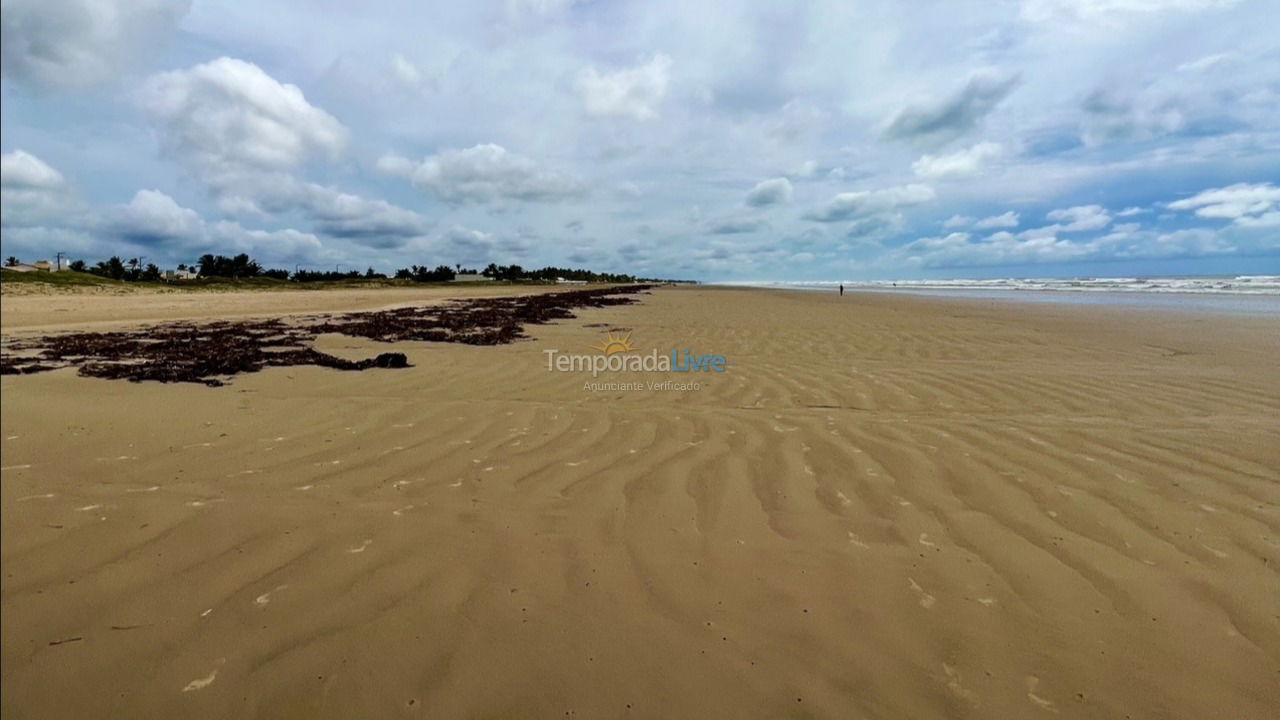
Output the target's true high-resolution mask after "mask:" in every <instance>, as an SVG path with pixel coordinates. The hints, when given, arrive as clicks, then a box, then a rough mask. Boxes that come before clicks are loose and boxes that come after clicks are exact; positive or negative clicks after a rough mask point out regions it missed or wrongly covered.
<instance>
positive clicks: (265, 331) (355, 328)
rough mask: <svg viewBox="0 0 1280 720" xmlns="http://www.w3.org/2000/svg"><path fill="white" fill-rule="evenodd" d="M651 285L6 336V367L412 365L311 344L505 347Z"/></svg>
mask: <svg viewBox="0 0 1280 720" xmlns="http://www.w3.org/2000/svg"><path fill="white" fill-rule="evenodd" d="M649 287H651V286H649V285H629V286H623V287H616V288H602V289H596V290H576V291H571V292H561V293H546V294H542V295H521V296H512V297H498V298H474V299H464V300H454V301H452V302H449V303H445V304H442V305H432V306H424V307H405V308H395V309H392V310H378V311H373V312H357V313H345V314H341V315H332V316H318V317H302V318H297V319H291V320H289V321H285V320H283V319H273V320H247V321H242V322H228V321H218V322H211V323H167V324H163V325H156V326H154V327H149V328H143V329H141V330H131V331H118V332H81V333H68V334H63V335H50V336H47V337H40V338H24V339H21V340H13V341H5V342H4V343H3V345H2V346H0V374H5V375H10V374H13V375H17V374H31V373H39V372H48V371H50V370H57V369H59V368H64V367H77V368H79V373H80V374H81V375H84V376H87V377H98V378H107V379H124V380H130V381H132V382H141V381H143V380H156V381H159V382H192V383H203V384H205V385H209V386H213V387H216V386H220V385H224V384H225V380H226V378H228V377H230V376H232V375H236V374H239V373H250V372H258V371H259V370H262V369H263V368H266V367H281V366H292V365H318V366H320V367H327V368H333V369H335V370H367V369H369V368H405V367H409V361H408V358H406V357H405V355H404V353H382V354H380V355H378V356H376V357H373V358H366V359H364V360H346V359H343V358H340V357H337V356H335V355H329V354H327V353H323V352H320V351H318V350H316V349H315V348H314V347H312V343H313V342H314V340H315V338H316V336H317V335H320V334H323V333H337V334H340V335H347V336H351V337H362V338H368V339H370V340H376V341H379V342H402V341H406V340H417V341H431V342H455V343H466V344H469V345H503V344H506V343H511V342H514V341H516V340H519V339H521V338H524V337H527V336H526V335H525V334H524V326H525V325H541V324H545V323H548V322H550V321H552V320H562V319H567V318H572V317H574V315H573V312H572V310H573V309H574V308H579V307H608V306H612V305H626V304H630V303H634V302H636V300H635V299H634V298H631V297H626V296H628V295H635V294H637V293H640V292H643V291H645V290H648V289H649Z"/></svg>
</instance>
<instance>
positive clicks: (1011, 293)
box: [702, 285, 1280, 316]
mask: <svg viewBox="0 0 1280 720" xmlns="http://www.w3.org/2000/svg"><path fill="white" fill-rule="evenodd" d="M702 287H706V288H714V287H721V288H729V289H736V290H747V289H749V290H768V291H776V292H801V293H827V294H835V295H837V296H838V289H837V288H835V287H832V288H827V287H822V288H811V287H805V288H801V287H775V286H763V285H750V286H736V285H705V286H702ZM859 294H860V295H872V296H885V297H916V298H937V299H940V300H960V301H974V302H979V301H996V302H1000V303H1021V304H1025V305H1044V306H1054V305H1056V306H1082V307H1089V308H1122V309H1131V310H1144V311H1167V312H1172V313H1179V312H1185V313H1192V314H1195V313H1201V312H1208V313H1224V314H1230V315H1258V316H1265V315H1269V314H1273V315H1280V294H1270V293H1214V292H1190V291H1185V292H1184V291H1179V292H1154V291H1151V292H1149V291H1125V292H1122V291H1106V290H1036V289H1013V288H1010V289H1000V290H992V289H976V288H974V289H961V288H955V289H943V288H867V287H852V288H848V287H847V288H845V296H850V295H859Z"/></svg>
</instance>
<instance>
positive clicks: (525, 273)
mask: <svg viewBox="0 0 1280 720" xmlns="http://www.w3.org/2000/svg"><path fill="white" fill-rule="evenodd" d="M143 260H144V258H130V259H128V260H125V259H122V258H120V257H119V256H112V257H110V258H108V259H106V260H100V261H98V262H97V263H96V264H94V265H88V264H86V263H85V261H84V260H76V261H74V262H72V263H71V264H70V265H69V266H68V267H69V268H70V269H71V270H75V271H77V272H87V273H91V274H93V275H98V276H100V277H105V278H111V279H112V280H125V281H130V282H155V281H158V280H160V279H162V277H163V275H162V273H161V270H160V268H159V267H157V266H156V265H155V263H146V264H145V265H144V264H143V262H142V261H143ZM7 262H8V263H9V264H10V265H14V264H17V262H18V260H17V258H13V257H11V258H9V260H8V261H7ZM178 270H181V271H189V272H194V273H195V274H196V275H197V276H198V277H201V278H236V279H240V278H257V277H262V278H272V279H275V280H291V281H293V282H319V281H334V280H360V279H363V280H378V279H385V278H386V277H387V276H386V275H384V274H382V273H379V272H375V271H374V269H373V268H369V269H368V270H366V271H364V272H363V273H362V272H360V271H358V270H350V271H347V272H340V271H337V270H332V271H316V270H303V269H300V268H295V270H294V272H292V273H290V272H289V271H288V270H281V269H275V268H264V267H263V266H262V264H261V263H259V262H258V261H257V260H254V259H253V258H251V257H249V256H248V255H247V254H245V253H240V254H239V255H234V256H230V257H228V256H226V255H214V254H212V253H209V254H205V255H201V256H200V259H199V260H197V261H196V262H194V263H191V264H190V265H187V264H186V263H179V264H178ZM462 274H467V275H475V274H479V275H481V276H483V277H485V278H488V279H490V280H499V281H507V282H554V281H555V280H556V279H557V278H564V279H566V280H583V281H586V282H609V283H616V282H634V281H635V277H633V276H631V275H621V274H616V273H598V272H593V271H591V270H582V269H576V268H559V267H544V268H540V269H537V270H525V269H524V268H522V267H520V266H519V265H497V264H495V263H489V265H488V266H487V267H486V268H484V269H483V270H480V271H476V270H470V269H466V268H463V267H462V265H454V266H453V267H449V266H448V265H437V266H436V267H435V268H431V267H429V266H426V265H412V266H410V267H407V268H400V269H399V270H397V271H396V273H395V277H396V279H399V280H412V281H414V282H449V281H450V280H453V279H455V278H456V277H457V276H458V275H462Z"/></svg>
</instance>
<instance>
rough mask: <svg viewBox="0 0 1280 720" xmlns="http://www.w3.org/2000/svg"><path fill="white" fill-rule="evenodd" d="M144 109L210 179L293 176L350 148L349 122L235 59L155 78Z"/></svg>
mask: <svg viewBox="0 0 1280 720" xmlns="http://www.w3.org/2000/svg"><path fill="white" fill-rule="evenodd" d="M142 102H143V105H144V106H145V107H146V108H147V110H148V111H150V112H151V114H152V115H153V116H154V117H155V119H156V120H157V122H158V123H159V127H160V131H161V135H162V137H163V139H164V142H165V145H166V147H167V148H168V149H169V151H170V152H172V153H174V154H175V155H177V156H179V157H181V158H183V159H185V160H187V161H189V162H191V163H193V164H194V165H195V166H196V167H197V169H199V170H201V171H204V172H211V173H215V174H216V173H225V172H228V171H237V170H242V169H252V170H284V169H290V168H293V167H296V166H298V165H299V164H300V163H302V162H303V161H304V160H306V159H307V158H308V157H310V156H311V155H313V154H315V153H322V154H326V155H329V156H335V155H336V154H337V153H338V152H340V151H341V150H342V148H343V147H344V146H345V144H346V141H347V129H346V128H345V127H343V125H342V123H340V122H338V121H337V120H336V119H335V118H334V117H333V116H332V115H330V114H329V113H327V112H325V111H324V110H321V109H320V108H318V107H315V106H314V105H312V104H311V103H309V102H307V98H306V97H305V96H304V95H303V94H302V91H301V90H300V89H298V87H297V86H296V85H289V84H286V83H281V82H279V81H277V80H276V79H275V78H273V77H271V76H270V75H268V74H267V73H265V72H263V70H262V68H260V67H258V66H257V65H254V64H253V63H250V62H245V61H244V60H237V59H235V58H228V57H223V58H218V59H217V60H213V61H211V62H207V63H204V64H202V65H196V66H195V67H192V68H188V69H186V70H174V71H171V72H166V73H160V74H158V75H155V76H153V77H151V78H150V79H149V80H148V81H147V83H146V86H145V88H144V90H143V93H142Z"/></svg>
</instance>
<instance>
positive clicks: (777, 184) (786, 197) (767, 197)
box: [746, 177, 791, 207]
mask: <svg viewBox="0 0 1280 720" xmlns="http://www.w3.org/2000/svg"><path fill="white" fill-rule="evenodd" d="M790 201H791V181H790V180H788V179H786V178H784V177H779V178H772V179H769V180H764V181H762V182H760V183H758V184H757V185H756V186H755V187H753V188H751V192H748V193H747V199H746V203H747V204H748V205H750V206H751V207H765V206H767V205H778V204H780V203H785V202H790Z"/></svg>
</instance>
